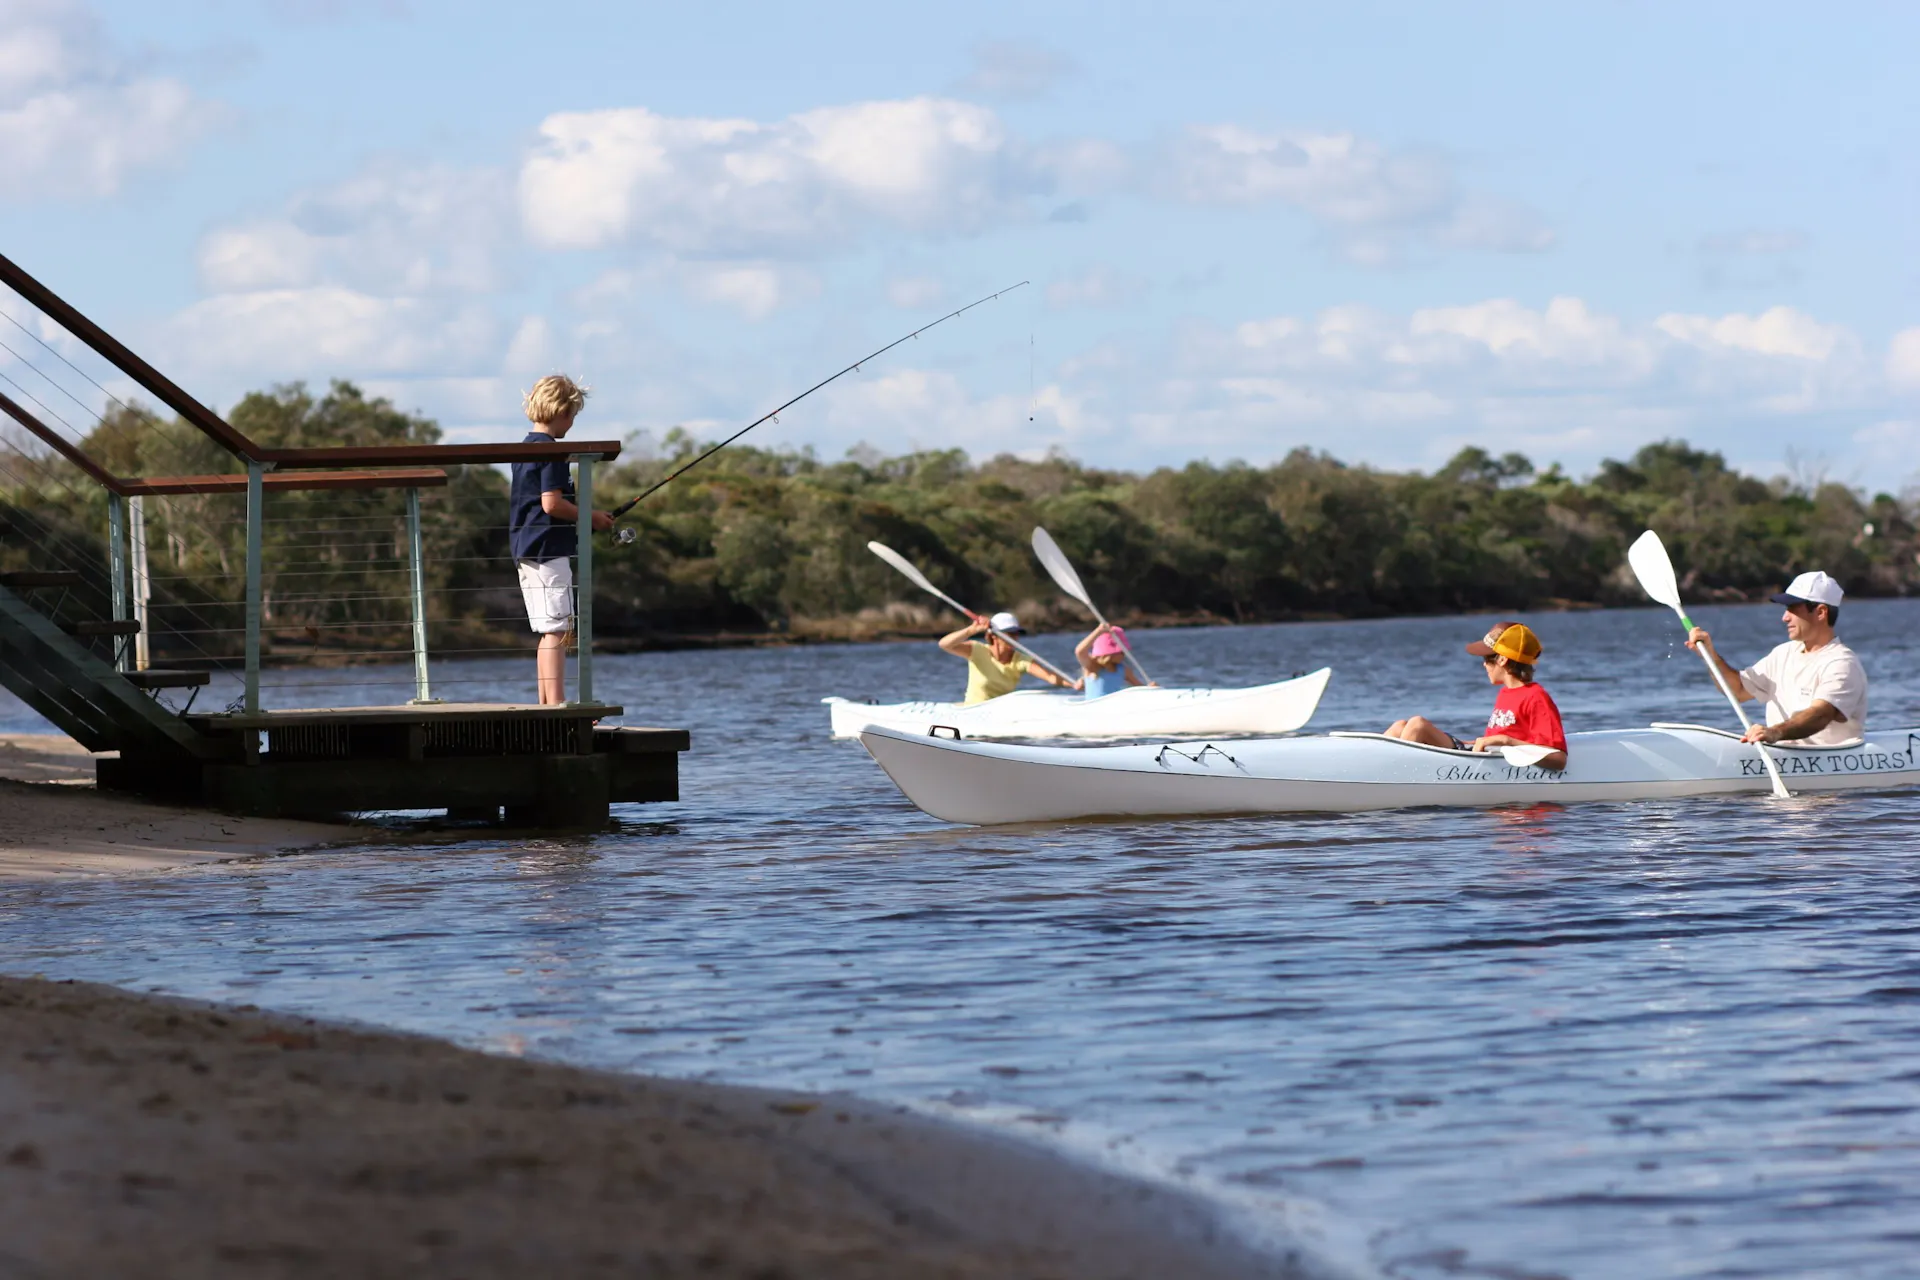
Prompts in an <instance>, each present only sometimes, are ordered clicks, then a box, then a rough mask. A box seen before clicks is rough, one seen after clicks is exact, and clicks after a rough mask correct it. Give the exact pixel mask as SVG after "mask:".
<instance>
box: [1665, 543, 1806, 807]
mask: <svg viewBox="0 0 1920 1280" xmlns="http://www.w3.org/2000/svg"><path fill="white" fill-rule="evenodd" d="M1627 564H1628V565H1629V566H1630V567H1631V568H1632V569H1633V576H1634V577H1636V578H1638V579H1640V588H1641V590H1643V591H1645V592H1646V593H1647V594H1648V595H1650V596H1652V597H1653V599H1654V602H1655V603H1657V604H1663V605H1665V606H1667V608H1669V609H1671V610H1673V611H1674V612H1675V613H1676V614H1678V615H1679V616H1680V625H1681V626H1682V627H1685V628H1686V630H1687V634H1688V635H1692V634H1693V619H1692V618H1689V617H1688V616H1687V611H1686V610H1685V609H1684V608H1682V607H1681V605H1680V584H1679V582H1677V581H1676V580H1675V579H1674V576H1673V561H1672V559H1671V558H1669V557H1668V555H1667V546H1666V544H1665V543H1664V542H1662V541H1660V535H1659V534H1657V533H1655V532H1654V531H1653V530H1651V529H1649V530H1647V531H1646V532H1645V533H1643V534H1641V535H1640V536H1639V537H1638V538H1636V539H1634V542H1633V545H1632V546H1631V547H1628V548H1627ZM1700 660H1701V661H1702V662H1704V663H1706V664H1707V671H1708V673H1709V674H1711V675H1712V676H1713V682H1714V683H1715V684H1717V685H1719V686H1720V692H1721V693H1724V694H1726V695H1727V701H1728V702H1729V703H1731V704H1732V706H1733V714H1735V715H1737V716H1739V717H1740V724H1741V727H1743V728H1747V729H1751V728H1752V727H1753V721H1751V720H1749V719H1747V712H1746V709H1745V708H1744V707H1742V706H1741V705H1740V699H1738V698H1736V697H1734V696H1733V690H1732V689H1729V688H1728V687H1727V678H1726V677H1725V676H1723V675H1721V674H1720V664H1719V663H1717V662H1715V661H1714V660H1713V655H1712V654H1710V653H1708V652H1707V651H1706V650H1705V649H1701V650H1700ZM1753 745H1754V746H1755V747H1756V748H1757V749H1758V750H1759V752H1760V759H1761V760H1763V761H1765V762H1766V766H1767V776H1768V777H1770V778H1772V779H1773V794H1774V795H1776V796H1778V797H1780V798H1781V799H1782V800H1784V799H1786V798H1787V797H1788V796H1789V795H1790V794H1791V793H1790V792H1789V791H1788V790H1787V784H1786V783H1785V782H1782V781H1781V780H1780V766H1779V765H1777V764H1775V763H1774V762H1773V756H1772V755H1771V754H1770V753H1769V752H1768V751H1767V748H1766V744H1765V743H1760V742H1756V743H1754V744H1753Z"/></svg>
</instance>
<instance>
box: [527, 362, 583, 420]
mask: <svg viewBox="0 0 1920 1280" xmlns="http://www.w3.org/2000/svg"><path fill="white" fill-rule="evenodd" d="M523 403H524V404H525V405H526V410H527V419H528V420H529V421H530V422H534V423H536V424H539V425H541V426H545V425H546V424H547V423H549V422H552V421H553V420H554V419H555V418H558V417H560V416H561V415H562V414H567V413H578V412H580V410H581V409H582V408H584V407H585V405H586V403H587V388H585V387H583V386H581V385H580V384H579V383H577V382H575V381H574V380H573V379H572V378H569V377H568V376H567V375H566V374H564V373H550V374H548V375H547V376H546V377H544V378H542V379H540V381H538V382H536V383H534V384H533V390H531V391H529V392H527V395H526V399H525V400H524V401H523Z"/></svg>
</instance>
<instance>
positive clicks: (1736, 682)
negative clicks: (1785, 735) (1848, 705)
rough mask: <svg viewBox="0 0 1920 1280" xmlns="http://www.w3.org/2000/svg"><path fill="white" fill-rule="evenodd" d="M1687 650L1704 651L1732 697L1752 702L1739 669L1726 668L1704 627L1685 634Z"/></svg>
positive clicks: (1751, 694)
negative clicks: (1723, 678) (1717, 668)
mask: <svg viewBox="0 0 1920 1280" xmlns="http://www.w3.org/2000/svg"><path fill="white" fill-rule="evenodd" d="M1687 648H1689V649H1705V650H1706V652H1707V657H1709V658H1711V659H1712V660H1713V664H1714V665H1715V666H1717V667H1719V668H1720V674H1722V675H1724V676H1725V677H1726V678H1727V688H1729V689H1731V690H1733V696H1734V697H1735V698H1737V699H1739V700H1740V701H1741V702H1751V701H1753V698H1754V694H1753V690H1751V689H1749V688H1747V685H1746V682H1745V681H1744V680H1742V679H1741V678H1740V672H1739V669H1738V668H1736V667H1730V666H1728V665H1727V660H1726V659H1725V658H1723V657H1721V656H1720V651H1719V650H1718V649H1716V648H1714V647H1713V637H1712V636H1710V635H1708V634H1707V629H1706V628H1705V627H1695V628H1694V629H1693V630H1692V631H1690V632H1688V633H1687ZM1807 732H1809V733H1818V732H1819V730H1818V729H1809V730H1808V731H1807Z"/></svg>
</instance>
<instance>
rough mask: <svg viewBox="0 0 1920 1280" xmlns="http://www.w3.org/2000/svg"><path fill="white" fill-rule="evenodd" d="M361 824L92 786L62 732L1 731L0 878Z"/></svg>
mask: <svg viewBox="0 0 1920 1280" xmlns="http://www.w3.org/2000/svg"><path fill="white" fill-rule="evenodd" d="M362 834H364V833H363V832H362V831H361V830H359V829H356V828H354V827H350V826H346V825H336V824H333V823H326V822H295V821H290V820H283V819H277V818H241V817H235V816H233V815H231V814H224V813H216V812H214V811H212V810H208V809H188V808H182V807H180V806H177V805H166V804H155V803H153V802H151V801H147V800H141V799H138V798H136V797H133V796H122V795H114V794H112V793H109V792H100V791H96V790H94V787H93V757H92V756H91V755H89V754H88V753H87V752H86V750H85V749H83V748H82V747H81V746H80V744H78V743H77V742H75V741H74V740H73V739H71V738H69V737H67V736H65V735H64V734H54V733H16V734H7V735H0V880H7V879H39V878H46V877H51V876H75V875H117V874H122V873H125V872H130V871H157V870H162V869H164V868H167V867H178V866H186V865H189V864H191V863H197V862H222V861H226V860H229V859H233V858H249V857H259V856H262V855H266V854H278V853H291V852H294V851H296V850H299V849H305V848H315V847H319V846H322V845H329V844H339V843H341V842H343V841H347V840H353V839H356V838H358V837H359V836H360V835H362Z"/></svg>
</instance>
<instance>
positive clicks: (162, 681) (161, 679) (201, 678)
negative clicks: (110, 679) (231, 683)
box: [121, 671, 213, 689]
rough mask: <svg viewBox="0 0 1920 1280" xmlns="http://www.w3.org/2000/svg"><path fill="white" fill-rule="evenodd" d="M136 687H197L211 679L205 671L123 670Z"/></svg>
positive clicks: (130, 682) (209, 674) (123, 673)
mask: <svg viewBox="0 0 1920 1280" xmlns="http://www.w3.org/2000/svg"><path fill="white" fill-rule="evenodd" d="M121 674H122V675H124V676H126V678H127V682H128V683H129V684H131V685H133V687H134V688H136V689H198V688H200V687H201V686H202V685H204V684H206V683H207V681H209V680H211V679H213V676H212V674H211V673H209V672H206V671H124V672H122V673H121Z"/></svg>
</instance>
